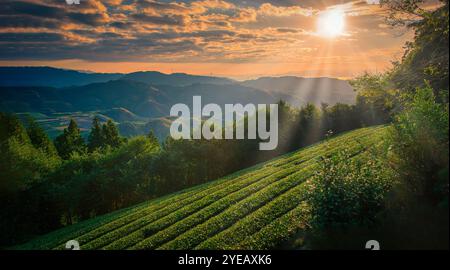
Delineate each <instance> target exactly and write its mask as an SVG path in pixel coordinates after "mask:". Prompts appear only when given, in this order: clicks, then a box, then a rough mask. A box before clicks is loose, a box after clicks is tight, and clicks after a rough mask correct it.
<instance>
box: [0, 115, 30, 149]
mask: <svg viewBox="0 0 450 270" xmlns="http://www.w3.org/2000/svg"><path fill="white" fill-rule="evenodd" d="M11 137H15V138H16V139H17V140H18V141H20V142H29V141H30V139H29V138H28V135H27V132H26V130H25V128H24V127H23V125H22V123H21V122H20V120H19V119H18V118H17V117H16V116H15V115H11V114H8V113H3V112H0V142H4V141H6V140H8V139H10V138H11Z"/></svg>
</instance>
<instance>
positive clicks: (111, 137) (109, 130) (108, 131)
mask: <svg viewBox="0 0 450 270" xmlns="http://www.w3.org/2000/svg"><path fill="white" fill-rule="evenodd" d="M102 133H103V141H104V144H105V145H109V146H111V147H113V148H116V147H119V146H120V145H121V144H122V142H123V140H122V138H120V136H119V130H118V129H117V127H116V125H115V124H114V123H113V121H111V120H108V122H106V124H103V127H102Z"/></svg>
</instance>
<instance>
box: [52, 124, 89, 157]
mask: <svg viewBox="0 0 450 270" xmlns="http://www.w3.org/2000/svg"><path fill="white" fill-rule="evenodd" d="M55 146H56V149H57V150H58V154H59V156H60V157H61V158H63V159H69V158H70V156H71V155H72V153H79V154H81V153H84V152H85V151H86V145H85V143H84V139H83V138H82V137H81V133H80V129H79V128H78V125H77V123H76V122H75V120H73V119H71V120H70V123H69V126H68V127H67V128H65V129H64V132H63V134H61V135H59V136H58V137H56V139H55Z"/></svg>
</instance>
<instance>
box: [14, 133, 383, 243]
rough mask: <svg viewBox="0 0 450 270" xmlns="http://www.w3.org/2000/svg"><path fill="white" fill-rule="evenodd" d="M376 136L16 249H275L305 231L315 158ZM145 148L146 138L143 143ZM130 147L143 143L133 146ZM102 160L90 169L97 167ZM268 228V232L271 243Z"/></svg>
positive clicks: (315, 149)
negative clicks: (75, 243) (74, 243)
mask: <svg viewBox="0 0 450 270" xmlns="http://www.w3.org/2000/svg"><path fill="white" fill-rule="evenodd" d="M382 137H384V128H368V129H361V130H358V131H354V132H351V133H348V134H346V135H343V136H339V137H336V138H331V139H330V140H329V141H328V143H327V144H318V145H315V146H312V147H308V148H305V149H302V150H300V151H297V152H294V153H291V154H288V155H285V156H282V157H280V158H278V159H276V160H273V161H270V162H267V163H264V164H260V165H258V166H256V167H254V168H250V169H248V170H245V171H241V172H238V173H235V174H233V175H230V176H228V177H225V178H222V179H219V180H216V181H214V182H209V183H207V184H204V185H199V186H196V187H194V188H191V189H188V190H184V191H183V192H181V193H178V194H173V195H171V196H169V197H165V198H161V199H157V200H154V201H150V202H147V203H145V204H142V205H138V206H136V207H133V208H130V209H128V210H127V211H126V213H124V212H117V213H112V214H109V215H108V216H105V217H104V218H103V217H100V218H96V219H94V220H88V221H85V222H82V223H80V224H79V225H78V224H77V225H75V226H74V227H73V229H70V228H71V227H68V228H64V229H62V230H61V231H57V232H54V233H52V234H50V235H48V236H44V237H42V238H39V239H37V240H36V241H34V242H31V243H29V244H27V245H25V246H23V247H22V248H58V249H59V248H64V247H63V246H64V243H65V241H67V240H66V239H74V238H76V239H77V240H79V241H80V244H81V245H82V248H83V249H100V248H102V249H122V248H131V249H134V248H150V249H154V248H160V249H167V248H189V249H192V248H201V249H203V248H225V249H228V248H246V247H254V248H271V247H275V246H277V245H278V244H279V243H280V242H282V241H283V240H285V239H286V238H288V237H289V236H291V235H292V234H294V233H295V232H296V231H297V230H299V229H305V226H306V224H307V223H308V219H309V215H308V209H307V208H308V207H307V206H306V205H305V203H304V202H305V201H306V197H305V195H306V194H305V192H306V191H307V189H306V186H305V185H304V184H305V180H307V179H308V178H309V176H311V175H312V174H313V173H314V171H315V170H316V169H317V168H318V167H319V166H320V161H319V159H318V157H320V156H328V155H331V154H332V153H334V152H336V151H340V150H343V149H349V150H348V151H350V152H351V153H353V154H354V155H358V154H361V153H360V145H361V144H362V145H371V144H374V143H376V142H378V141H379V140H380V139H381V138H382ZM140 140H142V139H140ZM140 140H139V141H140ZM146 140H147V139H146ZM174 143H177V141H171V142H169V143H168V144H165V147H166V149H168V148H167V147H174V145H173V144H174ZM147 144H150V142H149V140H147V143H145V144H143V145H147ZM136 145H141V143H137V142H136ZM169 145H170V146H169ZM123 147H125V146H123ZM123 147H121V148H119V149H117V150H115V151H118V152H117V153H121V151H119V150H120V149H122V148H123ZM128 147H129V146H128ZM138 149H141V147H138V148H137V149H136V151H133V152H134V154H137V153H138V152H140V150H139V151H138ZM123 151H125V149H124V150H123ZM126 151H129V149H128V150H126ZM163 151H165V150H164V149H163V150H161V152H156V156H153V157H155V158H156V157H158V156H159V155H161V154H163V153H162V152H163ZM134 154H133V155H134ZM114 157H115V158H112V159H111V160H110V161H111V166H112V164H115V165H116V167H122V166H123V165H122V164H126V163H129V160H128V158H124V159H123V160H122V158H119V159H117V158H118V157H122V154H117V155H114ZM130 157H131V155H130ZM139 159H141V158H139ZM150 159H151V158H150ZM127 160H128V161H127ZM154 161H156V160H154ZM103 162H104V161H101V162H100V163H98V164H95V165H92V166H93V167H95V168H97V167H99V166H100V167H103V165H101V164H103ZM122 162H123V163H122ZM89 163H93V162H86V163H85V166H86V167H85V168H86V169H87V168H88V164H89ZM117 164H121V165H117ZM147 164H149V163H147ZM150 164H151V162H150ZM150 166H151V165H150ZM85 168H78V169H76V168H74V169H75V171H81V170H85ZM103 168H105V169H106V168H108V169H107V170H108V171H109V170H111V168H109V167H103ZM134 168H135V169H136V168H137V167H134ZM112 170H114V169H112ZM139 170H141V169H139ZM102 171H103V170H102ZM116 174H117V175H118V176H119V175H120V172H118V171H117V170H116V171H115V172H114V173H111V174H109V173H108V174H107V177H105V175H101V174H100V175H97V177H98V178H100V179H104V178H111V177H114V175H116ZM121 177H123V175H121ZM133 177H135V176H133ZM58 179H60V177H58ZM113 181H116V180H113ZM128 181H131V178H130V179H129V180H128ZM73 182H75V179H74V180H73ZM108 183H111V182H108ZM111 184H113V183H111ZM115 185H116V184H115V183H114V185H113V186H115ZM122 188H123V187H121V189H122ZM89 190H90V191H91V192H92V190H95V189H89ZM101 194H104V193H103V192H102V193H101ZM92 197H94V195H92ZM96 197H98V196H96ZM112 216H115V217H116V218H112ZM285 221H289V222H286V223H285ZM268 230H270V231H271V232H272V233H271V234H270V237H269V236H268V235H269V234H268ZM264 235H265V236H267V237H263V236H264Z"/></svg>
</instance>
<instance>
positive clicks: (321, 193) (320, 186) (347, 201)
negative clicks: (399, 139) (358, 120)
mask: <svg viewBox="0 0 450 270" xmlns="http://www.w3.org/2000/svg"><path fill="white" fill-rule="evenodd" d="M367 155H368V156H365V157H360V156H358V157H357V158H355V159H352V155H350V154H349V152H347V151H345V150H343V151H340V152H337V153H336V154H334V155H332V156H330V157H326V158H322V162H321V168H320V169H319V170H318V171H317V173H316V174H315V175H314V176H313V178H312V179H311V181H310V185H309V198H308V203H309V204H310V206H311V215H312V221H311V224H312V225H313V228H317V229H343V228H346V227H348V226H367V225H371V224H372V223H373V222H374V220H375V216H376V214H377V213H378V212H379V211H380V210H381V209H382V208H383V199H384V196H385V195H386V193H387V191H388V190H389V187H390V182H389V181H388V179H389V178H388V177H387V174H388V173H387V172H386V170H385V165H384V164H383V162H382V160H381V159H373V158H371V157H369V156H370V155H369V154H367Z"/></svg>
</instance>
